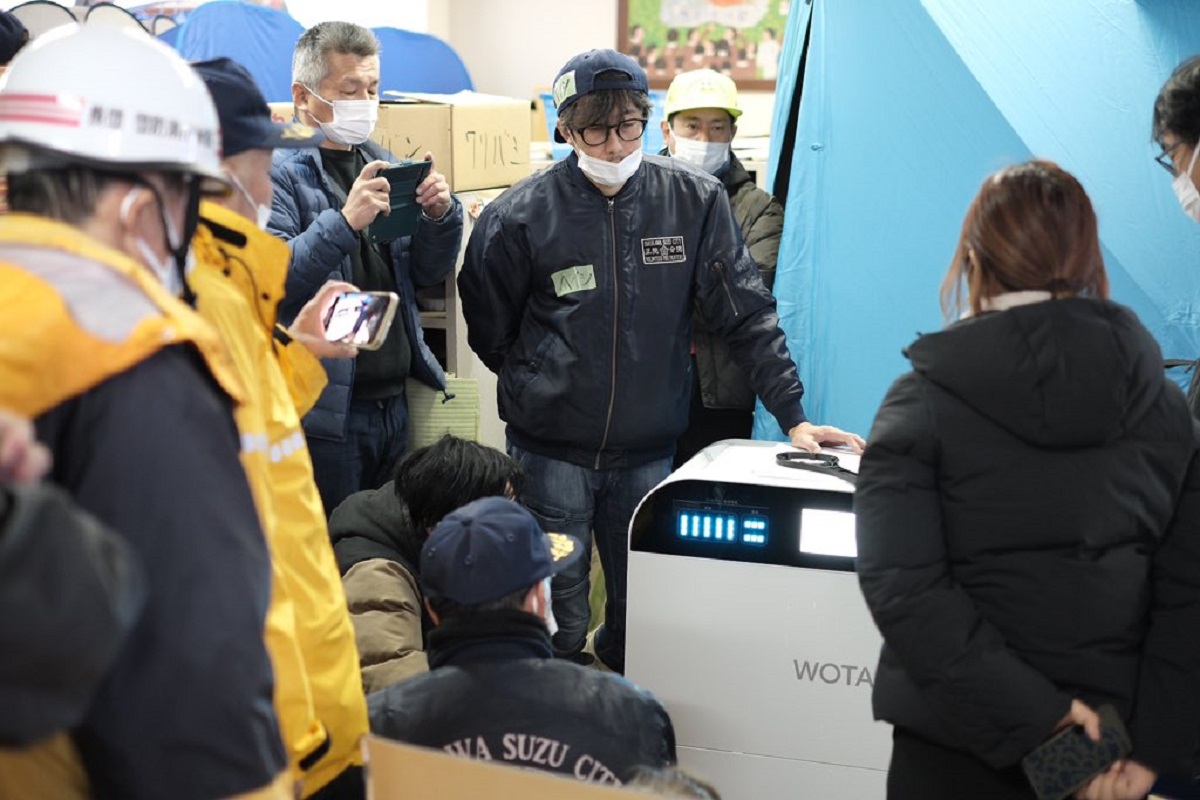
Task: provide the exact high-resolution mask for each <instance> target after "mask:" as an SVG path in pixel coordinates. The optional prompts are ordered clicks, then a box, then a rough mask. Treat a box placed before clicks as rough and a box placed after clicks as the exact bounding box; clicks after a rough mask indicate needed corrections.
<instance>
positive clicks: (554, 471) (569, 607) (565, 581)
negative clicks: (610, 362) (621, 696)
mask: <svg viewBox="0 0 1200 800" xmlns="http://www.w3.org/2000/svg"><path fill="white" fill-rule="evenodd" d="M508 453H509V455H510V456H512V457H513V458H514V459H515V460H516V461H517V462H518V463H520V465H521V467H522V469H523V470H524V471H525V486H524V489H523V490H522V492H521V501H522V502H523V503H524V504H525V506H526V507H527V508H528V509H529V510H530V511H531V512H533V515H534V516H535V517H537V520H538V522H539V523H540V524H541V526H542V529H543V530H545V531H554V532H559V533H569V534H571V535H572V536H574V537H576V538H577V539H579V540H580V541H581V542H583V546H584V550H585V552H587V551H590V550H591V541H592V534H593V533H594V534H595V541H596V549H597V550H598V551H599V554H600V564H601V565H602V566H603V567H604V588H605V590H606V591H607V594H608V598H607V600H606V601H605V604H604V623H603V625H601V627H600V629H599V630H598V631H596V641H595V648H596V657H597V658H599V659H600V660H601V661H603V662H604V664H605V665H606V666H608V667H609V668H610V669H612V670H614V671H615V672H622V673H623V672H624V671H625V587H626V583H625V580H626V573H627V568H628V564H629V520H630V519H631V518H632V517H633V511H634V509H635V508H637V504H638V503H639V502H641V500H642V498H643V497H645V496H646V495H647V494H649V493H650V490H651V489H653V488H654V487H655V486H657V485H658V484H659V482H660V481H662V479H663V478H665V477H667V475H668V474H670V472H671V459H669V458H663V459H659V460H657V461H651V462H649V463H647V464H640V465H638V466H636V467H623V468H619V469H598V470H597V469H588V468H587V467H580V466H577V465H575V464H571V463H569V462H566V461H559V460H557V459H554V458H547V457H545V456H539V455H535V454H534V453H530V452H529V451H527V450H522V449H521V448H519V447H515V446H513V445H512V444H510V445H509V446H508ZM590 566H591V565H590V560H589V559H587V558H581V559H579V560H578V561H576V562H575V563H574V564H572V565H571V566H570V567H568V568H567V569H565V570H563V571H562V572H560V573H559V574H558V575H556V576H555V577H554V581H553V583H552V584H551V595H552V598H553V609H554V617H555V619H556V620H557V621H558V633H557V634H556V635H555V636H554V651H555V655H558V656H559V657H561V658H571V657H573V656H576V655H578V654H579V653H580V652H581V651H582V650H583V647H584V645H585V644H586V642H587V633H588V622H589V621H590V620H591V609H590V607H589V606H588V594H589V592H588V588H589V587H588V571H589V568H590Z"/></svg>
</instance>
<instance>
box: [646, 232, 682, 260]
mask: <svg viewBox="0 0 1200 800" xmlns="http://www.w3.org/2000/svg"><path fill="white" fill-rule="evenodd" d="M684 261H687V253H685V252H684V249H683V237H682V236H656V237H654V238H653V239H642V263H643V264H680V263H682V262H684Z"/></svg>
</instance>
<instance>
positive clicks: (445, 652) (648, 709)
mask: <svg viewBox="0 0 1200 800" xmlns="http://www.w3.org/2000/svg"><path fill="white" fill-rule="evenodd" d="M583 554H584V551H583V547H582V545H581V544H580V542H579V540H578V539H576V538H574V537H572V536H566V535H563V534H559V533H550V534H545V533H542V530H541V528H540V527H539V526H538V522H537V520H536V519H534V517H533V515H532V514H530V513H529V512H528V511H527V510H526V509H525V508H524V507H522V506H521V505H519V504H517V503H515V502H513V501H511V500H508V499H505V498H502V497H486V498H483V499H482V500H476V501H474V502H472V503H469V504H467V505H465V506H463V507H462V508H460V509H458V510H457V511H455V512H454V513H452V514H450V515H448V516H447V517H445V518H444V519H443V520H442V521H441V522H440V523H438V525H437V527H436V528H435V529H434V531H433V534H432V535H431V536H430V537H429V539H428V541H427V542H426V543H425V546H424V548H422V550H421V587H422V589H423V591H424V593H425V602H426V605H427V607H428V609H429V613H430V616H431V617H432V618H433V621H434V622H435V623H436V624H437V627H436V628H435V629H434V630H433V631H432V632H431V633H430V635H429V666H430V670H431V671H430V672H428V673H426V674H424V675H419V676H417V677H414V678H410V679H409V680H406V681H402V682H400V683H397V684H394V685H392V686H389V687H388V688H387V689H385V690H383V691H382V692H376V693H375V694H372V695H371V696H370V697H369V698H368V700H367V706H368V711H369V713H370V718H371V730H372V732H373V733H375V734H378V735H380V736H384V737H387V738H390V739H398V740H400V741H403V742H409V743H411V744H417V745H423V746H425V747H434V748H440V749H442V750H444V751H446V752H448V753H451V754H453V755H460V756H465V757H469V758H478V759H485V760H488V761H495V762H503V763H508V764H512V765H514V766H520V767H530V768H533V769H540V770H544V771H547V772H556V773H560V774H563V775H567V776H572V777H575V778H577V779H579V780H582V781H590V782H593V783H606V784H613V785H620V784H623V783H624V782H625V781H627V780H629V779H630V778H631V777H632V776H633V774H634V772H635V770H636V768H637V767H639V766H652V767H661V766H666V765H669V764H673V763H675V732H674V729H673V728H672V727H671V721H670V719H669V718H668V717H667V712H666V710H664V709H663V707H662V705H660V704H659V702H658V701H657V700H655V699H654V697H653V696H652V695H650V694H649V693H648V692H646V691H644V690H642V689H639V688H638V687H636V686H634V685H633V684H632V683H630V682H629V681H627V680H625V679H624V678H622V677H619V676H617V675H613V674H610V673H605V672H601V671H599V670H595V669H589V668H587V667H584V666H580V665H579V664H573V663H571V662H569V661H566V660H562V659H555V658H553V649H552V647H551V645H550V635H551V633H552V632H553V631H554V628H555V622H554V614H553V612H552V611H551V608H550V578H551V577H552V576H553V575H554V574H556V573H557V572H559V571H560V570H562V569H564V568H565V567H567V566H570V565H571V564H574V563H576V562H577V561H578V560H579V559H580V558H581V557H582V556H583Z"/></svg>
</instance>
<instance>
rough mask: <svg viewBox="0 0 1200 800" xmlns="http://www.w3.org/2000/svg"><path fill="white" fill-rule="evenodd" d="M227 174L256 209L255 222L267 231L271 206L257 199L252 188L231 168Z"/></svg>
mask: <svg viewBox="0 0 1200 800" xmlns="http://www.w3.org/2000/svg"><path fill="white" fill-rule="evenodd" d="M225 174H226V175H227V176H228V177H229V181H230V183H232V184H233V185H234V188H236V189H237V190H238V191H239V192H241V193H242V197H244V198H246V202H247V203H249V204H250V207H251V208H253V209H254V222H255V224H257V225H258V229H259V230H260V231H265V230H266V229H267V223H268V222H270V221H271V207H270V206H264V205H263V204H262V203H259V202H258V201H256V200H255V199H254V197H253V195H251V194H250V190H249V189H247V188H246V185H245V184H244V183H242V182H241V181H240V180H239V179H238V176H237V175H234V174H233V173H232V172H230V171H229V170H226V171H225Z"/></svg>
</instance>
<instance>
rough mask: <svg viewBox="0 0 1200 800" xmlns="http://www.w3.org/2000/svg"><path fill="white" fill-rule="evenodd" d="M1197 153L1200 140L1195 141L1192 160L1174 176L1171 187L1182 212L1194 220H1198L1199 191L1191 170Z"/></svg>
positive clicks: (1199, 220) (1199, 219) (1193, 167)
mask: <svg viewBox="0 0 1200 800" xmlns="http://www.w3.org/2000/svg"><path fill="white" fill-rule="evenodd" d="M1197 155H1200V142H1197V143H1196V147H1195V149H1194V150H1192V160H1191V163H1189V164H1188V168H1187V169H1185V170H1184V171H1183V172H1181V173H1179V174H1178V175H1177V176H1175V180H1174V181H1173V182H1172V183H1171V188H1172V189H1174V190H1175V197H1177V198H1178V199H1179V205H1180V206H1182V207H1183V213H1185V214H1187V215H1188V216H1189V217H1191V218H1192V219H1193V220H1194V221H1195V222H1200V191H1197V190H1196V184H1195V182H1194V181H1193V180H1192V170H1193V169H1195V168H1196V156H1197Z"/></svg>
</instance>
